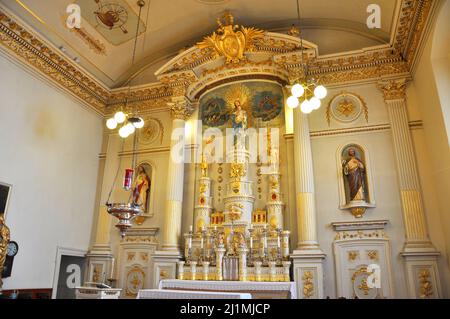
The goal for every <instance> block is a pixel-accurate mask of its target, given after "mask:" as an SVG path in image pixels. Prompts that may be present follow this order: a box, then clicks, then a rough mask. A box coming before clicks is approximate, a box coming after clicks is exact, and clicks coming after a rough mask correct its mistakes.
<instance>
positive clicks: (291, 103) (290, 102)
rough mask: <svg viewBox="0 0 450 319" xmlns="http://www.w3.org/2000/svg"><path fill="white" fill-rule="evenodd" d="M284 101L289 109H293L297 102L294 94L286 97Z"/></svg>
mask: <svg viewBox="0 0 450 319" xmlns="http://www.w3.org/2000/svg"><path fill="white" fill-rule="evenodd" d="M286 102H287V106H288V107H289V108H291V109H295V108H296V107H297V106H298V104H299V101H298V98H297V97H295V96H290V97H288V99H287V101H286Z"/></svg>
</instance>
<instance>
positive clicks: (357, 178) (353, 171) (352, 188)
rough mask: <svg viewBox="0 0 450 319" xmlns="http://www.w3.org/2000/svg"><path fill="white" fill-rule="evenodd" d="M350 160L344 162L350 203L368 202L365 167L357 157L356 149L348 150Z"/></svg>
mask: <svg viewBox="0 0 450 319" xmlns="http://www.w3.org/2000/svg"><path fill="white" fill-rule="evenodd" d="M348 156H349V158H348V159H346V160H344V161H343V162H342V166H343V169H344V175H345V176H346V177H347V181H348V188H349V195H350V201H366V195H365V194H366V190H365V187H366V185H365V177H364V174H365V167H364V163H363V162H362V161H361V160H360V159H359V158H358V157H356V152H355V149H353V148H350V149H349V150H348Z"/></svg>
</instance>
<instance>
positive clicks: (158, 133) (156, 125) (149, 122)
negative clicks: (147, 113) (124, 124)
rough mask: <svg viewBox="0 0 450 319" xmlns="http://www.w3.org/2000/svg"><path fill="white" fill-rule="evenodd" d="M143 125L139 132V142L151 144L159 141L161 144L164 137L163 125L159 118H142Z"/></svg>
mask: <svg viewBox="0 0 450 319" xmlns="http://www.w3.org/2000/svg"><path fill="white" fill-rule="evenodd" d="M144 122H145V125H144V128H143V129H142V131H141V133H140V134H139V143H141V144H153V143H155V142H159V143H160V144H162V141H163V138H164V126H163V124H162V123H161V121H160V120H159V119H156V118H153V117H147V118H145V119H144Z"/></svg>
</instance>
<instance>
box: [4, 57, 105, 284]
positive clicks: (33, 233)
mask: <svg viewBox="0 0 450 319" xmlns="http://www.w3.org/2000/svg"><path fill="white" fill-rule="evenodd" d="M0 70H1V71H0V96H1V97H2V100H1V102H0V120H1V125H0V181H2V182H6V183H9V184H12V185H13V188H12V195H11V197H10V202H9V209H8V211H7V218H6V219H7V220H6V222H7V224H8V226H9V227H10V229H11V240H14V241H17V242H18V244H19V253H18V255H17V256H16V257H15V259H14V267H13V270H12V276H11V277H10V278H7V279H5V280H4V287H3V288H4V289H16V288H50V287H52V283H53V274H54V267H55V257H56V248H57V246H62V247H67V248H76V249H82V250H87V249H88V245H89V239H90V235H91V227H92V220H93V210H94V200H95V194H96V183H97V170H98V153H99V152H100V147H101V139H102V119H101V117H100V116H99V115H97V114H95V113H94V112H92V111H90V110H87V109H85V108H84V107H82V106H81V105H80V104H79V103H78V102H76V101H75V100H74V99H73V98H71V97H69V96H68V95H67V94H65V93H62V92H60V91H59V90H57V89H55V88H54V87H52V86H49V85H48V84H46V83H44V82H43V81H42V80H40V79H38V78H36V77H34V76H33V75H31V74H29V73H27V72H25V71H24V70H23V69H22V68H20V67H19V66H17V65H15V64H13V63H11V62H10V61H9V60H8V59H6V58H5V57H4V56H2V55H0Z"/></svg>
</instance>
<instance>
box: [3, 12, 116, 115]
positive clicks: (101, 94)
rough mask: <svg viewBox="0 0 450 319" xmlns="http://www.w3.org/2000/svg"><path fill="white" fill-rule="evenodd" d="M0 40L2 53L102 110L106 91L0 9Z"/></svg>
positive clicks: (99, 110)
mask: <svg viewBox="0 0 450 319" xmlns="http://www.w3.org/2000/svg"><path fill="white" fill-rule="evenodd" d="M0 43H1V44H2V47H3V48H5V49H6V50H5V51H6V52H7V53H8V54H10V55H12V56H14V57H15V58H17V60H19V61H20V62H22V63H25V64H26V65H29V66H32V67H33V68H34V69H35V70H37V71H39V72H40V73H43V74H44V75H46V77H47V78H49V79H51V80H52V81H53V82H55V83H57V84H58V85H60V86H62V87H63V88H64V89H66V90H68V91H69V92H70V93H72V94H73V95H75V96H77V97H78V98H80V99H82V100H83V101H85V102H86V103H87V104H88V105H90V106H91V107H93V108H94V109H95V110H96V111H97V112H100V113H103V112H104V108H105V106H106V101H107V97H108V94H109V92H108V90H107V89H106V88H104V87H103V86H102V85H101V84H100V83H98V82H97V81H96V80H94V79H92V78H91V77H90V76H88V75H87V74H86V73H85V72H83V71H80V70H79V67H77V66H76V65H74V64H73V62H72V61H70V60H68V59H67V58H65V57H63V56H61V55H60V54H58V53H55V50H53V49H52V48H51V47H50V46H48V45H46V44H45V41H44V40H42V39H40V38H39V37H38V36H36V35H34V34H32V33H31V32H30V31H28V30H27V29H25V28H24V27H23V26H21V25H19V24H18V23H17V22H16V21H15V20H14V19H12V18H11V17H9V16H8V15H7V14H6V13H5V12H4V11H2V10H0Z"/></svg>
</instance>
